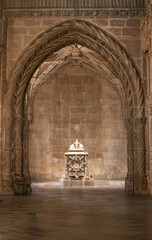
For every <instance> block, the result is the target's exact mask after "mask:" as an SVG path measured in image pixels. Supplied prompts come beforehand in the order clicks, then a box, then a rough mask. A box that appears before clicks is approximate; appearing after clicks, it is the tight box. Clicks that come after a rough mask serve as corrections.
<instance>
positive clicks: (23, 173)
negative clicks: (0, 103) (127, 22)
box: [3, 20, 147, 194]
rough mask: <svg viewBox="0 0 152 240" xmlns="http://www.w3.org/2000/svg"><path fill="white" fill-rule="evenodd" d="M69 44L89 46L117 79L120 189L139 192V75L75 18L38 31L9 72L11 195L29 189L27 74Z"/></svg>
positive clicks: (116, 48) (102, 35)
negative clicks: (123, 139)
mask: <svg viewBox="0 0 152 240" xmlns="http://www.w3.org/2000/svg"><path fill="white" fill-rule="evenodd" d="M72 44H79V45H81V46H84V47H86V48H88V49H90V50H91V51H92V52H94V53H95V58H96V59H98V60H99V62H100V61H101V59H104V61H105V65H106V67H108V68H109V69H110V70H111V71H112V72H113V74H114V75H115V76H116V78H117V79H119V81H120V83H121V87H120V91H122V95H123V96H124V103H125V104H126V105H125V106H124V107H125V108H126V118H125V121H126V124H127V164H128V173H127V177H126V192H128V193H145V192H147V177H146V154H145V111H144V104H145V103H144V92H143V86H142V82H141V78H140V74H139V72H138V71H137V69H136V66H135V64H134V62H133V60H132V59H131V57H130V56H129V55H128V53H127V51H126V50H125V49H124V47H123V46H122V45H121V44H120V42H118V41H117V40H116V39H115V38H113V37H112V36H111V35H110V34H108V33H107V32H105V31H103V30H102V29H101V28H99V27H97V26H95V25H93V24H92V23H89V22H86V21H81V20H70V21H66V22H63V23H61V24H59V25H57V26H55V27H53V28H51V29H48V30H47V31H45V32H44V33H42V34H40V35H39V36H38V37H37V38H36V39H35V40H34V41H33V42H31V44H30V46H28V48H27V49H25V51H24V53H23V54H22V56H21V57H20V59H19V60H18V62H17V64H16V67H15V69H14V71H13V72H12V78H11V81H10V82H11V83H10V86H9V89H8V93H7V97H6V99H5V113H4V117H5V122H6V124H5V129H4V137H5V144H6V145H11V146H12V151H11V153H10V154H9V155H8V152H7V151H6V150H5V149H6V148H7V146H6V145H5V146H4V151H3V159H6V158H7V161H8V163H11V173H12V176H11V173H10V179H13V190H14V192H15V193H17V194H26V193H27V192H28V191H29V190H30V176H29V166H28V158H27V156H26V153H25V154H24V151H23V149H24V144H25V141H24V138H25V136H26V134H27V133H26V131H24V130H25V129H26V127H25V126H26V125H27V124H28V123H27V119H25V118H24V100H25V95H26V92H27V88H28V86H29V83H30V80H31V77H32V76H33V74H34V72H35V71H36V69H37V68H38V67H39V66H40V64H41V63H42V62H44V61H45V59H47V57H48V56H51V55H52V54H53V53H55V52H57V51H58V50H60V49H62V48H63V47H66V46H70V45H72ZM10 129H11V130H10ZM10 187H12V186H10Z"/></svg>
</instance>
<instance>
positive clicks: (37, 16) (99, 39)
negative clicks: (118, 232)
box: [0, 0, 152, 193]
mask: <svg viewBox="0 0 152 240" xmlns="http://www.w3.org/2000/svg"><path fill="white" fill-rule="evenodd" d="M55 2H56V3H58V5H55V4H56V3H55ZM82 3H83V6H81V4H82ZM95 3H96V4H95ZM147 3H148V4H149V5H148V6H149V7H148V8H147V14H145V13H144V12H145V9H144V1H142V0H141V1H131V0H130V1H116V0H109V1H108V2H107V1H90V0H89V1H70V3H69V4H71V5H68V7H67V5H66V4H67V1H64V4H63V1H43V3H42V2H41V1H33V2H31V1H26V8H25V5H24V4H25V1H23V0H21V1H16V0H15V1H11V0H10V1H9V0H8V1H3V4H4V8H5V9H4V10H3V11H2V1H1V3H0V4H1V5H0V19H1V20H0V24H1V25H0V27H2V29H1V30H2V31H1V34H0V54H1V56H0V57H1V59H0V61H1V66H0V67H1V69H0V80H1V81H0V84H1V85H0V87H1V89H2V92H3V95H4V94H5V93H6V90H7V89H8V92H7V96H5V95H4V97H3V96H2V97H3V99H1V100H0V101H1V106H0V107H1V108H0V110H1V112H2V111H3V106H2V104H3V103H4V104H5V106H6V105H7V106H8V105H9V106H11V107H10V108H4V113H5V114H6V113H7V114H8V115H11V114H12V117H13V120H12V128H11V127H9V128H7V129H5V132H4V133H3V132H2V134H0V136H2V140H4V138H6V141H5V142H4V144H3V142H2V141H1V139H0V143H2V146H3V145H4V146H5V143H9V142H10V143H11V146H12V150H11V152H10V154H8V152H7V151H5V150H4V151H2V154H1V155H0V156H2V160H3V163H0V166H4V167H5V164H6V163H5V159H7V164H6V168H7V169H6V172H7V174H6V173H3V172H1V173H2V175H4V176H3V180H4V181H3V185H4V187H5V190H7V189H9V188H10V183H11V177H10V176H11V175H10V169H8V166H9V164H10V166H11V171H12V172H13V171H14V165H15V167H16V169H23V171H24V172H26V173H27V172H28V160H27V159H28V153H27V152H25V153H23V152H22V150H23V149H22V147H21V149H20V150H19V151H18V150H17V149H16V148H17V147H18V143H20V144H19V145H20V146H24V144H25V143H23V142H22V139H23V138H24V136H25V135H28V131H26V130H27V129H28V128H24V131H25V132H24V134H22V131H21V129H22V126H20V128H18V127H17V125H15V123H16V119H17V118H18V115H19V116H20V115H21V112H23V109H24V104H25V103H24V104H23V102H22V100H23V99H24V96H25V94H26V90H27V85H28V84H27V83H28V81H30V78H29V76H30V77H32V75H33V73H34V72H35V70H36V69H37V68H38V67H39V65H40V64H41V63H42V61H43V60H44V59H45V58H46V57H47V54H49V53H52V52H54V51H55V52H56V51H58V50H59V49H60V47H61V48H63V49H64V47H65V44H71V42H72V44H75V43H81V44H82V45H84V46H87V48H91V49H92V50H93V54H92V53H91V54H92V56H93V55H94V59H93V60H92V61H90V58H88V55H87V54H86V55H85V57H84V58H85V59H86V62H87V64H89V66H90V67H92V69H94V68H97V69H98V70H99V69H100V67H101V65H102V63H103V62H104V64H105V66H104V67H103V69H104V71H105V72H106V73H107V76H109V78H111V75H109V72H110V71H113V74H114V76H117V78H118V79H117V81H118V83H114V82H115V80H112V79H110V81H111V82H112V84H113V83H114V86H116V84H118V86H117V91H118V92H119V94H120V97H121V100H122V105H121V104H120V101H119V104H118V103H116V100H118V98H117V97H118V96H117V97H115V94H114V92H113V90H111V91H110V93H109V90H108V91H107V92H106V91H105V92H103V90H105V89H104V87H105V85H104V83H105V82H104V81H105V79H104V77H103V79H104V80H103V83H101V84H99V85H98V87H95V86H94V85H93V84H92V76H91V77H90V75H91V74H90V72H89V73H87V74H86V73H83V74H82V72H79V68H78V67H77V68H74V65H73V63H72V64H71V65H70V67H69V69H70V71H71V72H70V73H71V74H70V75H69V72H68V73H66V75H64V76H63V77H61V76H60V74H56V76H55V77H54V79H56V80H57V79H58V80H59V81H58V83H57V84H56V91H55V98H54V97H53V99H52V98H51V96H54V95H53V94H54V92H53V91H52V90H51V92H49V93H47V92H45V91H44V93H43V94H44V95H45V94H47V95H48V98H49V97H50V98H51V103H50V102H49V101H48V99H45V98H46V96H45V97H44V96H43V94H42V95H41V94H40V95H39V97H40V99H39V101H40V100H41V104H40V105H39V104H38V106H39V107H40V109H39V115H38V116H37V117H39V118H40V119H43V120H44V119H45V118H47V119H45V121H46V122H45V125H46V126H48V125H49V126H52V129H51V132H52V133H53V136H54V139H53V140H52V138H51V136H49V137H48V140H47V141H48V143H47V144H53V141H54V142H55V143H56V145H55V146H54V147H53V148H52V149H51V151H52V154H53V156H55V158H54V161H56V160H58V159H62V153H63V151H64V147H62V146H61V145H62V144H61V139H62V137H63V136H65V143H67V142H68V139H69V136H70V134H71V136H72V137H74V135H75V133H76V132H79V137H80V138H81V139H84V140H85V139H90V141H91V142H92V149H91V147H90V145H89V143H87V144H88V148H89V149H90V155H89V156H90V164H91V159H95V162H94V163H95V165H94V167H92V172H93V171H94V169H95V167H96V169H100V168H103V167H105V169H106V164H105V162H106V161H103V159H109V161H108V163H109V165H108V167H107V171H109V173H110V175H109V176H107V175H106V174H105V175H104V177H113V175H112V174H111V173H112V172H113V169H114V168H113V163H114V161H115V160H114V159H116V158H117V155H119V158H124V153H122V152H121V151H122V150H123V151H124V150H125V147H126V145H127V144H126V143H124V145H123V146H124V147H122V148H121V146H122V144H121V141H120V139H121V137H122V135H123V134H124V132H123V131H122V132H121V131H120V130H119V129H122V126H120V125H121V124H120V123H119V124H120V125H119V127H116V126H117V125H118V118H117V113H118V112H119V111H120V112H121V111H122V109H121V110H120V105H121V106H123V112H124V115H123V117H122V116H119V120H120V119H121V121H123V120H124V122H125V123H126V125H127V134H128V135H127V139H128V146H129V149H128V171H129V174H130V175H128V176H133V178H128V180H127V179H126V185H127V184H128V188H129V186H132V187H131V188H132V189H131V191H132V192H133V190H135V192H136V193H140V192H146V191H147V189H146V187H147V186H146V185H147V182H146V178H147V177H146V169H149V166H146V164H147V163H148V164H149V161H151V160H149V159H151V153H150V151H149V149H148V151H149V152H148V154H147V155H146V156H148V159H147V160H146V157H145V150H146V149H145V135H144V134H145V132H146V138H147V133H148V132H149V131H151V126H150V124H149V123H150V122H151V117H150V114H149V113H148V114H149V115H148V117H147V119H148V121H147V122H148V124H149V125H148V124H147V126H148V128H147V126H146V128H147V129H146V131H145V125H144V123H142V125H141V126H139V125H138V124H137V123H136V122H135V125H136V126H130V122H132V120H131V121H130V119H137V118H140V117H141V116H142V117H145V112H146V111H147V110H146V109H144V108H145V106H147V105H146V103H147V102H149V101H150V100H149V99H150V95H151V89H152V87H151V70H150V66H151V61H152V60H151V5H150V2H147ZM30 4H32V8H31V5H30ZM49 4H52V5H51V8H49V9H47V7H48V6H50V5H49ZM33 6H34V7H33ZM70 6H72V7H70ZM78 6H79V7H80V6H81V7H80V8H79V9H78ZM86 6H87V7H86ZM18 7H20V9H18ZM69 7H70V8H69ZM57 8H58V9H57ZM81 8H82V9H81ZM143 14H144V15H143ZM2 16H3V19H2ZM73 19H74V20H73ZM67 20H70V22H68V21H67ZM82 20H85V21H82ZM65 21H66V22H65ZM93 22H94V23H95V24H96V26H95V25H93V24H92V23H93ZM140 23H141V25H140ZM55 24H60V25H58V27H55V28H53V30H52V32H50V30H48V29H49V28H50V27H52V26H53V25H55ZM97 26H100V28H98V27H97ZM58 29H59V31H58ZM61 30H62V31H61ZM80 30H81V31H80ZM107 32H110V33H111V34H112V35H113V36H112V37H111V36H110V35H108V33H107ZM40 33H42V34H41V35H39V34H40ZM53 33H57V34H54V35H53ZM70 33H71V35H70ZM141 33H142V34H141ZM38 35H39V37H38ZM82 36H83V37H82ZM33 39H35V42H33V44H32V45H31V40H33ZM44 39H45V40H46V41H45V40H44ZM120 43H122V44H124V47H125V49H126V50H124V49H123V48H122V47H121V44H120ZM59 45H60V47H59ZM27 46H28V48H27V49H26V52H24V54H23V51H24V49H25V47H27ZM141 46H142V49H141ZM141 50H142V51H141ZM65 52H66V50H65ZM65 52H62V54H63V55H64V54H65ZM143 53H144V54H145V55H144V56H143ZM56 54H57V53H55V54H54V55H56ZM62 54H61V55H60V56H59V55H58V57H59V58H58V61H59V62H60V63H61V62H62V61H63V58H62ZM72 54H73V53H72ZM74 54H75V53H74ZM19 56H21V57H20V60H19V61H18V60H17V59H18V57H19ZM68 59H69V56H67V58H66V57H65V59H64V61H65V62H66V61H67V62H68V61H69V60H68ZM132 60H133V61H132ZM89 61H90V62H89ZM134 61H135V62H136V63H137V64H138V66H139V68H138V70H137V69H136V67H135V64H134ZM75 62H77V65H78V66H79V67H80V66H81V67H83V68H84V69H85V64H86V63H85V64H84V63H82V62H81V61H80V54H77V53H76V55H75ZM54 64H55V68H57V64H56V62H55V61H54ZM68 64H69V63H68ZM146 64H147V66H148V67H147V66H146ZM65 65H66V64H65ZM14 66H16V67H15V71H13V72H12V70H13V68H14ZM19 69H20V70H19ZM64 69H66V66H64ZM41 70H42V69H41ZM54 71H56V72H59V69H54ZM146 71H147V72H148V74H147V76H146ZM99 72H100V71H99ZM46 75H47V73H46ZM85 75H86V76H85ZM82 76H83V77H82ZM95 76H96V74H95ZM141 76H144V78H141ZM67 78H69V79H72V78H73V85H72V81H71V80H69V79H67ZM81 78H82V80H81V81H80V79H81ZM114 78H115V77H114ZM146 78H147V82H146ZM52 79H53V78H52ZM97 79H98V77H97V76H96V78H95V80H94V84H96V81H97ZM101 79H102V77H101ZM55 82H56V81H54V83H55ZM120 82H121V85H120ZM8 83H9V84H10V85H8ZM51 84H52V83H51ZM102 84H103V85H104V87H103V89H102ZM71 85H72V86H73V88H72V90H71V92H70V94H67V93H66V91H67V87H69V86H71ZM109 86H110V85H109ZM40 89H41V88H40ZM48 89H50V88H49V87H48ZM51 89H52V88H51ZM144 91H145V92H144ZM143 92H144V93H143ZM100 93H102V94H103V95H102V98H100V100H101V102H100V104H98V103H97V102H99V101H97V100H99V96H100ZM107 95H108V97H107ZM10 99H11V100H10ZM103 99H106V102H104V100H103ZM44 100H45V101H44ZM119 100H120V99H119ZM37 101H38V100H37ZM21 103H22V104H21ZM44 104H47V105H48V107H50V109H49V111H48V109H47V112H45V111H46V109H45V107H44ZM125 108H126V113H125V111H124V109H125ZM63 109H64V111H63ZM48 112H51V113H53V115H51V116H48ZM15 113H16V114H17V116H15ZM1 115H2V116H4V114H3V113H2V114H1ZM25 115H26V114H25ZM128 115H129V118H126V116H127V117H128ZM130 115H132V117H130ZM26 116H27V118H28V120H30V121H32V118H31V115H30V114H27V115H26ZM46 116H47V117H46ZM67 116H68V117H67ZM69 116H70V117H69ZM146 116H147V115H146ZM22 117H23V116H22ZM103 118H105V119H106V121H105V122H104V119H103ZM56 119H57V121H56ZM69 119H70V121H71V122H69ZM82 119H83V121H82ZM101 120H102V128H101ZM4 121H5V120H2V123H3V122H4ZM33 121H35V119H33ZM23 122H26V119H24V121H23ZM124 122H123V124H124ZM70 123H72V124H71V125H70V126H71V127H70V128H68V127H67V126H68V124H70ZM26 124H27V125H28V123H27V122H26ZM53 124H54V125H53ZM46 126H45V127H46ZM94 126H96V127H94ZM109 126H110V127H109ZM15 127H16V128H15ZM84 127H86V129H87V133H85V131H83V130H81V129H83V128H84ZM39 128H40V125H39V124H38V125H37V128H35V129H34V130H32V129H31V133H32V134H35V135H36V136H37V137H39V138H40V137H41V132H39ZM116 128H117V132H114V129H116ZM1 129H4V127H3V125H2V127H1ZM9 129H11V131H10V130H9ZM14 129H15V130H14ZM42 129H43V127H42ZM101 132H102V134H101ZM110 132H112V136H111V135H110ZM97 134H100V135H102V136H103V138H104V139H106V141H107V143H108V144H105V145H104V143H103V144H101V139H100V138H99V137H98V138H96V136H97ZM45 135H46V136H48V131H46V132H45ZM6 136H11V137H6ZM43 137H44V136H43ZM0 138H1V137H0ZM13 139H16V141H14V140H13ZM42 139H43V138H42ZM86 141H87V140H86ZM125 141H126V140H125ZM148 141H149V142H148V145H147V146H151V139H150V137H149V138H148ZM95 143H96V144H97V147H95V146H96V145H95ZM22 144H23V145H22ZM32 144H33V142H32V143H31V146H33V145H32ZM47 144H46V145H45V146H44V145H43V143H42V147H44V149H45V150H46V151H45V154H46V155H45V156H47V155H49V154H50V153H49V151H48V149H47V147H46V146H48V145H47ZM67 145H68V144H67ZM65 146H66V144H65ZM133 146H134V148H135V149H132V148H133ZM26 149H27V147H26ZM38 151H39V150H38ZM112 152H113V154H112ZM22 153H23V155H25V156H24V160H25V163H24V166H22V164H23V159H22V157H23V155H22ZM118 153H119V154H118ZM3 154H4V156H3ZM41 154H42V155H43V157H44V154H43V151H41ZM41 154H40V155H41ZM134 157H135V158H134ZM112 159H113V161H112ZM97 160H99V161H97ZM58 163H59V164H58V165H59V167H60V168H61V167H62V163H61V162H60V161H59V162H58ZM99 163H100V164H99ZM101 163H102V164H101ZM149 165H150V164H149ZM25 166H26V170H25ZM47 166H48V165H47V163H46V168H47ZM111 166H112V167H111ZM121 167H122V166H121ZM121 167H120V168H121ZM4 169H5V168H4ZM150 169H151V167H150ZM100 170H101V169H100ZM130 171H131V172H130ZM114 172H116V169H115V170H114ZM135 172H138V174H137V176H134V173H135ZM150 172H151V170H150ZM13 173H14V172H13ZM15 174H16V173H14V175H13V182H14V184H15V186H14V187H15V188H16V189H18V190H15V191H16V192H18V193H20V192H26V189H25V191H23V188H24V187H25V188H26V184H25V185H24V183H25V182H24V181H26V180H25V177H24V176H23V173H19V175H15ZM94 174H95V175H96V177H97V178H98V177H99V178H100V177H101V171H99V172H95V173H94ZM0 175H1V174H0ZM6 175H7V176H9V181H8V178H7V177H6ZM27 175H28V173H27ZM97 175H98V176H97ZM102 176H103V175H102ZM5 177H6V178H5ZM59 177H60V176H59ZM130 179H133V182H132V180H130ZM148 179H150V180H149V181H151V176H149V173H148ZM134 180H135V181H134ZM126 188H127V187H126ZM129 191H130V190H129Z"/></svg>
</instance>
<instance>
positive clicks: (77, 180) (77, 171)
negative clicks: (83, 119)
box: [60, 140, 94, 186]
mask: <svg viewBox="0 0 152 240" xmlns="http://www.w3.org/2000/svg"><path fill="white" fill-rule="evenodd" d="M75 143H76V144H75ZM75 143H74V144H75V147H73V145H71V146H70V149H69V150H70V151H69V152H66V153H65V154H64V155H65V171H64V175H63V176H62V178H61V179H60V183H61V184H62V185H63V186H82V185H84V186H93V185H94V181H93V179H92V177H91V176H89V173H88V163H87V156H88V153H87V152H84V151H83V150H84V148H83V145H80V144H79V142H78V141H77V140H76V142H75ZM77 144H78V145H77ZM80 146H82V147H81V148H80Z"/></svg>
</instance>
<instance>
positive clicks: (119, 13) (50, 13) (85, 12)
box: [4, 9, 145, 18]
mask: <svg viewBox="0 0 152 240" xmlns="http://www.w3.org/2000/svg"><path fill="white" fill-rule="evenodd" d="M144 12H145V10H144V9H123V10H119V9H100V10H99V9H98V10H95V9H81V10H78V9H77V10H73V9H67V10H64V9H58V10H52V9H51V10H41V11H40V10H35V9H34V10H20V11H19V10H4V16H5V17H8V18H11V17H83V18H85V17H99V18H103V17H104V18H105V17H141V16H143V14H144Z"/></svg>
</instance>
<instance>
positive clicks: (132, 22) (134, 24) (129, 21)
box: [126, 19, 140, 28]
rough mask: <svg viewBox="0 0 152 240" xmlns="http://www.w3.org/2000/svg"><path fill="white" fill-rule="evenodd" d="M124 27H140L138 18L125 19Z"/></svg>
mask: <svg viewBox="0 0 152 240" xmlns="http://www.w3.org/2000/svg"><path fill="white" fill-rule="evenodd" d="M126 27H134V28H135V27H140V19H127V20H126Z"/></svg>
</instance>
